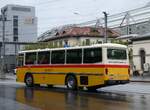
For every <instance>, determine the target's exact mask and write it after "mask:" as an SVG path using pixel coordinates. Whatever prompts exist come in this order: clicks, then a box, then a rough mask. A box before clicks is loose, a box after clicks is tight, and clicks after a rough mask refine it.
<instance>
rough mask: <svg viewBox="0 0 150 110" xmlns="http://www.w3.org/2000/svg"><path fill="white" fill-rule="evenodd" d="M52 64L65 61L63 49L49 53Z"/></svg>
mask: <svg viewBox="0 0 150 110" xmlns="http://www.w3.org/2000/svg"><path fill="white" fill-rule="evenodd" d="M51 63H52V64H64V63H65V50H55V51H52V54H51Z"/></svg>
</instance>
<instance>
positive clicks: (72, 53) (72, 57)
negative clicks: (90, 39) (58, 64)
mask: <svg viewBox="0 0 150 110" xmlns="http://www.w3.org/2000/svg"><path fill="white" fill-rule="evenodd" d="M67 63H68V64H75V63H77V64H78V63H82V49H73V50H67Z"/></svg>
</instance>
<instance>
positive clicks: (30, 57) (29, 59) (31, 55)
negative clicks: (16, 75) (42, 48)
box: [25, 52, 36, 65]
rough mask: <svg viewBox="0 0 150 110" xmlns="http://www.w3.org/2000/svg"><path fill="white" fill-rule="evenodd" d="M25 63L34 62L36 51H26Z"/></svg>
mask: <svg viewBox="0 0 150 110" xmlns="http://www.w3.org/2000/svg"><path fill="white" fill-rule="evenodd" d="M25 64H26V65H30V64H36V52H31V53H26V55H25Z"/></svg>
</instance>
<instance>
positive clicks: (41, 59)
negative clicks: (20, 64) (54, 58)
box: [38, 51, 50, 64]
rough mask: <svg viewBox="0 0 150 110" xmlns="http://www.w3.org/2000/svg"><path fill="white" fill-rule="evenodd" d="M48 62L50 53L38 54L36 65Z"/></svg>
mask: <svg viewBox="0 0 150 110" xmlns="http://www.w3.org/2000/svg"><path fill="white" fill-rule="evenodd" d="M49 62H50V52H49V51H45V52H38V64H49Z"/></svg>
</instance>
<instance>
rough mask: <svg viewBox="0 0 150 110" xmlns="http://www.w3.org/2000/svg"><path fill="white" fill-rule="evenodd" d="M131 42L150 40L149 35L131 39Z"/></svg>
mask: <svg viewBox="0 0 150 110" xmlns="http://www.w3.org/2000/svg"><path fill="white" fill-rule="evenodd" d="M131 40H132V41H142V40H150V33H146V34H144V35H141V36H138V37H135V38H132V39H131Z"/></svg>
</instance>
